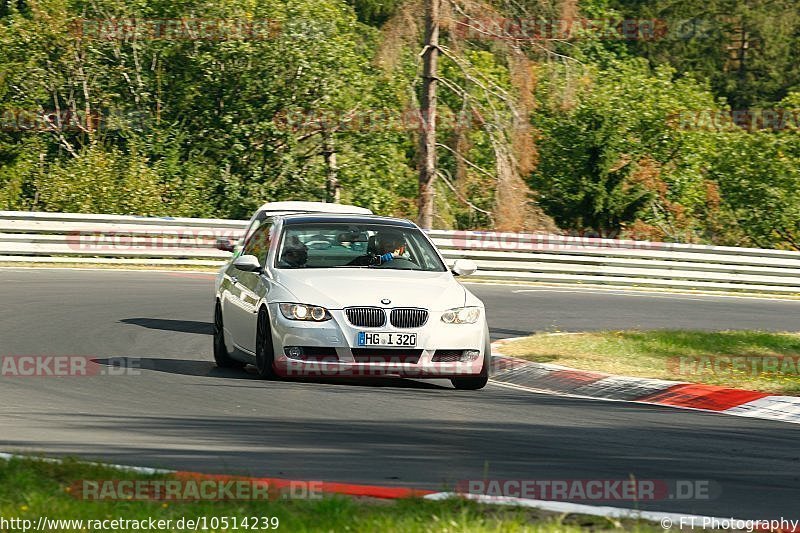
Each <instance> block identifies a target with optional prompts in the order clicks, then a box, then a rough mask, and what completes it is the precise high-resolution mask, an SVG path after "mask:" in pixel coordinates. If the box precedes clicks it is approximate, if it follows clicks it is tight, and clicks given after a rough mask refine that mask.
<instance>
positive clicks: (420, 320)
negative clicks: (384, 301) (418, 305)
mask: <svg viewBox="0 0 800 533" xmlns="http://www.w3.org/2000/svg"><path fill="white" fill-rule="evenodd" d="M389 320H390V321H391V322H392V325H393V326H394V327H396V328H418V327H420V326H423V325H424V324H425V322H427V321H428V311H427V310H426V309H413V308H408V309H406V308H398V309H392V313H391V315H390V316H389Z"/></svg>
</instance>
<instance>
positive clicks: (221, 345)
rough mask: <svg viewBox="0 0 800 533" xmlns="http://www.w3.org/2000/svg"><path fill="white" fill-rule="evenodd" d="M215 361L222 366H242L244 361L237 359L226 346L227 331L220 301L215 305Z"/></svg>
mask: <svg viewBox="0 0 800 533" xmlns="http://www.w3.org/2000/svg"><path fill="white" fill-rule="evenodd" d="M214 361H216V363H217V366H218V367H220V368H242V367H243V366H244V363H242V362H241V361H237V360H236V359H234V358H233V357H231V355H230V353H228V349H227V348H226V347H225V333H224V331H223V326H222V306H221V305H220V303H219V301H217V303H216V304H215V305H214Z"/></svg>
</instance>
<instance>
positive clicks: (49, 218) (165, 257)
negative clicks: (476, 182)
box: [0, 211, 800, 294]
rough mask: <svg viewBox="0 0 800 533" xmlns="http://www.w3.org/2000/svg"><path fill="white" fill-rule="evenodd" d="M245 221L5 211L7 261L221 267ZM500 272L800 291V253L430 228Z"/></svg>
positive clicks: (2, 231)
mask: <svg viewBox="0 0 800 533" xmlns="http://www.w3.org/2000/svg"><path fill="white" fill-rule="evenodd" d="M245 225H246V221H243V220H222V219H194V218H150V217H133V216H118V215H86V214H75V213H32V212H25V211H0V264H5V265H17V266H22V265H25V264H31V263H87V264H116V265H125V264H131V265H153V266H161V267H163V266H200V267H209V266H218V265H221V264H222V263H223V261H224V260H225V259H226V258H227V257H229V256H230V254H229V253H228V252H223V251H220V250H217V249H216V248H215V244H216V240H217V238H228V239H230V240H231V241H234V240H236V239H238V238H239V237H241V234H242V233H243V231H244V229H245ZM429 234H430V236H431V238H432V239H433V241H434V242H435V243H436V245H437V246H438V247H439V248H440V250H442V253H443V254H444V256H445V258H446V259H447V260H448V261H449V262H452V261H454V260H455V259H457V258H469V259H473V260H474V261H475V262H476V263H477V264H478V267H479V269H480V270H479V271H478V273H477V274H476V277H480V278H483V279H491V280H497V281H526V282H542V283H559V284H564V283H567V284H587V285H598V284H599V285H611V286H623V287H624V286H627V287H632V286H638V287H658V288H673V289H695V290H722V291H751V292H763V293H772V294H800V252H792V251H785V250H764V249H759V248H733V247H724V246H700V245H691V244H676V243H660V242H647V241H630V240H616V239H597V238H582V237H568V236H561V235H545V234H518V233H498V232H477V231H443V230H433V231H431V232H429Z"/></svg>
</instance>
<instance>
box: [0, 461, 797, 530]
mask: <svg viewBox="0 0 800 533" xmlns="http://www.w3.org/2000/svg"><path fill="white" fill-rule="evenodd" d="M11 459H28V460H36V461H44V462H53V463H57V462H60V461H61V459H58V458H52V457H38V456H30V455H22V454H11V453H2V452H0V460H6V461H8V460H11ZM86 464H90V465H93V466H102V467H106V468H111V469H114V470H120V471H124V472H136V473H140V474H144V475H154V474H171V475H174V476H175V477H177V478H182V479H211V480H217V481H228V480H247V481H252V482H257V483H265V484H268V486H269V487H271V488H276V489H281V488H285V487H291V486H293V485H295V486H296V485H304V484H305V485H307V484H311V483H314V484H316V485H317V489H319V491H320V492H322V493H325V494H339V495H347V496H360V497H370V498H382V499H402V498H423V499H426V500H433V501H441V500H447V499H451V498H465V499H468V500H472V501H475V502H478V503H482V504H488V505H507V506H514V507H528V508H533V509H539V510H542V511H548V512H553V513H559V514H582V515H590V516H602V517H607V518H616V519H631V520H646V521H651V522H657V523H659V524H660V525H661V526H662V527H663V528H664V529H665V530H669V529H672V528H680V527H682V526H683V527H691V526H694V527H697V528H698V529H703V528H705V529H708V528H711V527H712V526H711V524H716V529H719V528H722V529H729V530H745V529H747V528H748V525H747V524H748V523H750V524H759V523H762V524H763V523H766V522H767V520H748V519H742V518H733V517H711V516H702V515H690V514H680V513H666V512H659V511H642V510H637V509H626V508H623V507H606V506H595V505H586V504H579V503H570V502H560V501H550V500H534V499H528V498H514V497H510V496H492V495H484V494H470V493H463V492H435V491H431V490H425V489H413V488H407V487H385V486H379V485H361V484H354V483H335V482H328V481H324V482H319V483H317V482H311V481H303V480H289V479H282V478H261V477H246V476H232V475H225V474H203V473H199V472H188V471H181V470H166V469H161V468H150V467H141V466H129V465H118V464H113V463H97V462H92V463H86ZM786 522H787V524H785V525H783V524H781V525H780V527H775V526H772V527H759V526H756V527H754V528H753V529H751V530H756V531H779V532H783V533H790V532H791V533H797V532H800V520H798V521H793V522H792V521H786ZM704 525H705V526H704Z"/></svg>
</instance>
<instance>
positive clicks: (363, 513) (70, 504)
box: [0, 459, 662, 533]
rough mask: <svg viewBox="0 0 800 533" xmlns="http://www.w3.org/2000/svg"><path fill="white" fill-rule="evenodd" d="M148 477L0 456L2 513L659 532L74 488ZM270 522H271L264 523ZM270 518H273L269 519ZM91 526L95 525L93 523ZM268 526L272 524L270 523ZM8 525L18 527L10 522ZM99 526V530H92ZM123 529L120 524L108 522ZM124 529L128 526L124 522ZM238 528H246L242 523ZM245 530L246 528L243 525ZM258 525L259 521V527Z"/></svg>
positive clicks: (471, 514) (357, 505) (387, 506)
mask: <svg viewBox="0 0 800 533" xmlns="http://www.w3.org/2000/svg"><path fill="white" fill-rule="evenodd" d="M142 479H147V480H154V479H170V476H169V475H143V474H139V473H135V472H125V471H120V470H116V469H111V468H108V467H104V466H98V465H93V464H86V463H81V462H78V461H74V460H65V461H63V462H44V461H40V460H34V459H11V460H8V461H6V460H0V517H3V518H4V519H6V520H8V519H11V518H19V519H27V520H31V521H32V524H37V523H38V520H39V517H40V516H44V517H46V518H47V519H49V520H55V519H62V520H83V521H84V522H83V524H81V525H80V526H77V525H76V524H73V525H72V527H55V526H54V525H53V524H49V527H46V528H45V529H46V530H47V531H54V532H55V531H80V530H81V529H82V530H83V531H90V530H93V528H92V527H91V525H92V524H90V523H89V522H88V521H89V520H113V519H125V520H147V519H149V518H151V517H152V518H154V519H156V520H171V521H172V524H171V525H170V526H169V527H167V528H165V529H160V531H186V530H187V528H185V527H184V528H183V529H181V528H179V527H178V525H177V524H178V520H179V519H181V518H187V517H188V518H191V519H197V518H198V517H206V523H207V525H209V526H210V525H211V521H212V518H217V519H218V520H220V521H221V519H222V518H223V517H228V520H229V527H228V529H225V528H223V527H221V526H219V527H216V528H211V527H208V528H207V529H203V528H202V526H201V527H199V528H198V530H200V531H235V529H233V527H232V520H233V517H238V518H239V520H241V519H242V518H243V517H268V518H269V517H277V519H278V528H277V530H278V531H370V532H372V531H408V532H423V531H424V532H428V531H442V532H444V531H451V532H452V531H495V532H496V531H542V532H547V533H555V532H585V531H598V530H606V531H634V532H643V533H650V532H656V531H662V530H661V528H659V527H657V525H656V524H651V523H649V522H640V521H621V522H620V521H616V520H609V519H605V518H599V517H591V516H582V515H554V514H552V513H544V512H541V511H537V510H533V509H520V508H513V507H504V506H485V505H483V506H482V505H478V504H475V503H474V502H469V501H465V500H462V499H452V500H447V501H441V502H434V501H428V500H422V499H406V500H377V499H365V498H348V497H343V496H334V497H325V498H323V499H316V500H287V499H280V498H276V499H270V500H262V501H199V502H198V501H195V502H174V501H172V502H162V501H133V500H100V501H97V500H85V499H82V498H80V497H79V496H78V495H77V494H75V490H74V489H73V488H72V487H74V486H75V485H74V484H75V483H76V482H78V481H79V480H142ZM267 523H269V522H267ZM271 524H272V525H274V522H272V523H271ZM94 529H96V528H94ZM270 529H271V530H274V528H270ZM10 530H21V529H20V528H12V529H10ZM96 530H99V529H96ZM106 530H110V531H124V530H125V529H123V528H122V527H116V528H114V527H112V528H111V529H108V528H106ZM128 530H133V529H132V528H129V529H128ZM238 530H240V531H241V530H244V528H242V527H241V522H240V527H239V529H238ZM247 530H252V529H250V528H249V527H248V528H247ZM259 530H261V531H264V530H266V529H265V528H262V529H259Z"/></svg>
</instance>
